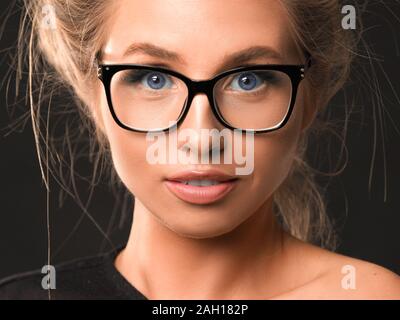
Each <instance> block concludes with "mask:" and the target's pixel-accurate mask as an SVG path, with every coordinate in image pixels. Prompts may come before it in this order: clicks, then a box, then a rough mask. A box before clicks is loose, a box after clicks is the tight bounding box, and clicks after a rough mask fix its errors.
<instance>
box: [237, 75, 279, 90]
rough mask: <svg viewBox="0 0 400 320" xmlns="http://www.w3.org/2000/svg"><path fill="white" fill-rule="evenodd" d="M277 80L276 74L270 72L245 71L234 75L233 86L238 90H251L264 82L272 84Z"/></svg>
mask: <svg viewBox="0 0 400 320" xmlns="http://www.w3.org/2000/svg"><path fill="white" fill-rule="evenodd" d="M275 81H276V78H275V76H274V75H273V74H272V73H270V72H265V71H264V72H243V73H240V74H239V75H237V76H236V77H234V79H233V81H232V85H231V88H232V89H234V90H238V91H251V90H254V89H255V88H257V87H259V86H260V85H262V84H268V83H270V84H271V83H274V82H275Z"/></svg>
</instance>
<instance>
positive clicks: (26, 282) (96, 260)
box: [0, 247, 147, 300]
mask: <svg viewBox="0 0 400 320" xmlns="http://www.w3.org/2000/svg"><path fill="white" fill-rule="evenodd" d="M122 249H123V247H118V248H117V250H113V251H110V252H107V253H103V254H99V255H96V256H91V257H87V258H79V259H76V260H72V261H68V262H64V263H60V264H58V265H55V266H54V267H55V271H56V273H55V274H56V281H55V283H56V288H55V289H52V290H51V299H54V300H72V299H74V300H75V299H77V300H81V299H88V300H97V299H110V300H147V298H146V297H145V296H144V295H143V294H142V293H141V292H140V291H139V290H137V289H136V288H135V287H133V286H132V285H131V284H130V283H129V282H128V281H127V280H126V279H125V278H124V277H123V276H122V275H121V273H119V271H118V270H117V269H116V268H115V266H114V260H115V258H116V256H117V254H118V253H119V252H120V251H121V250H122ZM44 276H45V274H43V273H41V270H33V271H29V272H24V273H18V274H15V275H12V276H9V277H7V278H4V279H2V280H0V299H2V300H4V299H23V300H44V299H48V290H47V289H43V288H42V279H43V277H44Z"/></svg>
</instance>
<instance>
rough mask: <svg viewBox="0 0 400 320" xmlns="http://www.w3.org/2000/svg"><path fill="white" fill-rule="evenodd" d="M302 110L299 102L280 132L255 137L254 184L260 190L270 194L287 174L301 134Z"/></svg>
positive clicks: (301, 104)
mask: <svg viewBox="0 0 400 320" xmlns="http://www.w3.org/2000/svg"><path fill="white" fill-rule="evenodd" d="M302 108H303V103H302V102H301V101H299V103H298V104H296V106H295V108H294V110H293V113H292V115H291V118H290V120H289V122H288V123H287V124H286V125H285V126H284V127H283V128H281V129H280V130H277V131H274V132H271V133H269V134H266V135H259V136H255V140H254V149H255V152H254V168H255V169H254V171H255V172H254V184H255V185H256V186H257V188H260V190H267V191H268V193H272V192H273V191H275V190H276V189H277V188H278V187H279V185H280V184H281V183H282V182H283V181H284V179H285V178H286V176H287V174H288V173H289V171H290V168H291V166H292V164H293V160H294V157H295V154H296V149H297V146H298V142H299V137H300V134H301V122H302Z"/></svg>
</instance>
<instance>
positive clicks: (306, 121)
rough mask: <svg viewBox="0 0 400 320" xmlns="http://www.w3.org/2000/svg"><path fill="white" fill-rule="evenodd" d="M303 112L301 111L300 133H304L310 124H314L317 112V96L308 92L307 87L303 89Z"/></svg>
mask: <svg viewBox="0 0 400 320" xmlns="http://www.w3.org/2000/svg"><path fill="white" fill-rule="evenodd" d="M303 110H304V111H303V120H302V125H301V131H305V130H307V129H308V128H309V127H310V126H311V124H312V123H313V122H314V119H315V117H316V115H317V111H318V99H317V96H316V95H315V94H312V93H311V92H310V90H309V87H308V86H306V87H305V88H304V96H303Z"/></svg>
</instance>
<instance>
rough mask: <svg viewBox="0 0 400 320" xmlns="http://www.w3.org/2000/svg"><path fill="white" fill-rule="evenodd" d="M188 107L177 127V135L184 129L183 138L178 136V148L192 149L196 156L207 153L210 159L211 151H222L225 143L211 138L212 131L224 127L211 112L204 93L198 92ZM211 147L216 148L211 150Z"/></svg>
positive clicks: (181, 149) (182, 149)
mask: <svg viewBox="0 0 400 320" xmlns="http://www.w3.org/2000/svg"><path fill="white" fill-rule="evenodd" d="M189 107H190V108H189V111H188V113H187V114H186V117H185V119H184V120H183V122H182V123H181V125H180V126H179V128H178V136H180V135H181V132H182V131H185V133H184V134H183V135H182V136H183V138H182V139H179V138H178V148H179V150H180V151H182V152H187V151H192V152H194V154H195V155H198V156H205V155H207V154H208V156H209V157H208V159H212V158H211V156H212V153H213V152H218V153H221V152H223V150H224V143H225V141H221V140H222V139H218V140H217V141H215V140H216V139H212V133H213V132H214V133H216V132H217V131H218V132H220V131H221V130H223V129H226V128H225V126H224V125H223V124H221V123H220V122H219V121H218V119H217V118H216V117H215V115H214V114H213V112H212V109H211V105H210V101H209V100H208V97H207V95H206V94H205V93H198V94H197V95H196V96H195V97H194V98H193V100H192V103H191V105H190V106H189ZM204 129H206V130H204ZM181 130H182V131H181ZM227 130H229V129H227ZM188 135H189V137H188ZM218 137H219V136H218ZM213 140H214V142H213ZM213 144H214V145H213ZM213 149H216V150H214V151H213ZM210 155H211V156H210Z"/></svg>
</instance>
